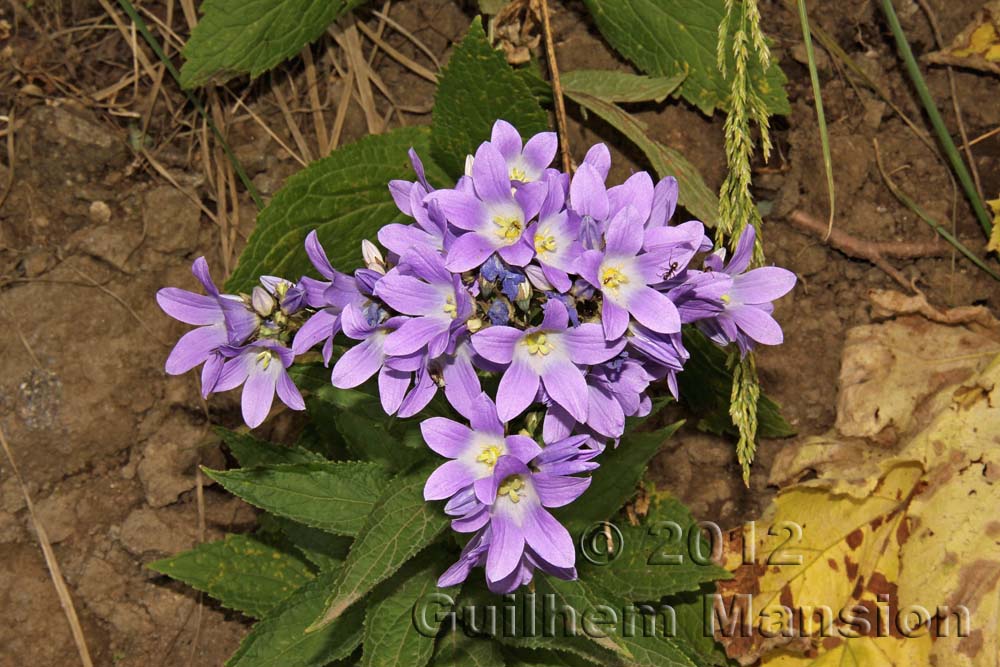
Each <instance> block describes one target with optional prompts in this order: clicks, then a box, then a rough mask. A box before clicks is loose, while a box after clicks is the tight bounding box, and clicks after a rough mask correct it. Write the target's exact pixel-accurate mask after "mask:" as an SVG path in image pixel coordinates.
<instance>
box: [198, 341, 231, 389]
mask: <svg viewBox="0 0 1000 667" xmlns="http://www.w3.org/2000/svg"><path fill="white" fill-rule="evenodd" d="M225 360H226V358H225V357H223V356H222V355H221V354H219V353H218V352H216V353H214V354H212V355H210V356H209V357H208V359H207V360H205V365H204V366H202V367H201V397H202V398H208V395H209V394H211V393H212V392H213V391H215V386H216V384H218V382H219V376H220V375H222V367H223V365H224V364H225Z"/></svg>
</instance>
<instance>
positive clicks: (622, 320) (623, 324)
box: [601, 297, 673, 340]
mask: <svg viewBox="0 0 1000 667" xmlns="http://www.w3.org/2000/svg"><path fill="white" fill-rule="evenodd" d="M664 298H666V297H664ZM672 305H673V304H671V306H672ZM601 324H602V325H603V327H604V335H605V336H606V337H607V338H608V340H617V339H618V338H621V336H622V334H624V333H625V330H626V329H627V328H628V311H627V310H625V309H624V308H622V307H621V306H619V305H618V304H617V303H615V302H613V301H611V300H610V299H604V304H603V305H602V306H601Z"/></svg>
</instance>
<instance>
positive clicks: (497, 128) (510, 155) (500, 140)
mask: <svg viewBox="0 0 1000 667" xmlns="http://www.w3.org/2000/svg"><path fill="white" fill-rule="evenodd" d="M490 143H492V144H493V147H494V148H496V149H497V150H498V151H499V152H500V155H502V156H503V157H504V159H506V160H513V159H514V158H516V157H519V156H520V155H521V135H520V134H519V133H518V131H517V129H516V128H515V127H514V126H513V125H511V124H510V123H508V122H507V121H505V120H498V121H497V122H495V123H493V131H492V132H491V133H490Z"/></svg>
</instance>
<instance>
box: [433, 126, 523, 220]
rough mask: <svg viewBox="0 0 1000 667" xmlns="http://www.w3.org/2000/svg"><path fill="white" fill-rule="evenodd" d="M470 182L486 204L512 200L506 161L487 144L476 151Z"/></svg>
mask: <svg viewBox="0 0 1000 667" xmlns="http://www.w3.org/2000/svg"><path fill="white" fill-rule="evenodd" d="M472 182H473V184H474V185H475V187H476V194H477V195H479V198H480V199H481V200H482V201H483V202H485V203H487V204H504V203H507V202H509V201H510V200H511V198H512V197H511V194H510V173H509V172H508V171H507V161H506V160H504V159H503V155H501V154H500V151H498V150H497V149H496V148H494V147H493V146H492V145H491V144H490V143H489V142H483V143H482V144H480V146H479V149H478V150H476V156H475V158H474V159H473V162H472ZM446 215H447V213H446Z"/></svg>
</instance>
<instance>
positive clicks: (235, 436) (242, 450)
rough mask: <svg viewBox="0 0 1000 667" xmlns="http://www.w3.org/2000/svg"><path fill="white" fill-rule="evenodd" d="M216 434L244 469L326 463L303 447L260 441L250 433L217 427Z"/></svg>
mask: <svg viewBox="0 0 1000 667" xmlns="http://www.w3.org/2000/svg"><path fill="white" fill-rule="evenodd" d="M215 432H216V433H217V434H218V435H219V437H220V438H222V441H223V442H224V443H226V446H227V447H229V450H230V451H231V452H232V453H233V456H235V457H236V461H237V462H238V463H239V464H240V466H241V467H243V468H256V467H257V466H262V465H268V464H269V465H277V464H281V463H317V462H321V461H325V460H326V459H324V458H323V457H322V456H320V455H319V454H317V453H315V452H310V451H309V450H308V449H303V448H301V447H287V446H285V445H278V444H276V443H273V442H267V441H266V440H259V439H257V438H255V437H253V436H252V435H250V434H249V433H237V432H236V431H230V430H229V429H226V428H222V427H221V426H220V427H217V428H216V429H215Z"/></svg>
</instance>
